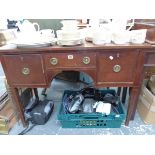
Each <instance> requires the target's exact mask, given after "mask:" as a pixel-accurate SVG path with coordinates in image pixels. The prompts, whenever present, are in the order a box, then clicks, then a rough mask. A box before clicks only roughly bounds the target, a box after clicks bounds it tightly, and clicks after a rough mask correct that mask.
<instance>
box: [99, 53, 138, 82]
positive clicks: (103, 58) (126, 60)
mask: <svg viewBox="0 0 155 155" xmlns="http://www.w3.org/2000/svg"><path fill="white" fill-rule="evenodd" d="M138 53H139V52H138V51H135V52H134V51H132V52H130V51H118V52H116V51H115V52H111V51H109V52H104V53H103V54H99V55H98V58H97V60H98V75H97V77H98V82H99V83H107V82H109V83H110V82H111V83H113V82H118V83H123V82H133V80H134V74H135V73H134V71H135V69H136V62H137V60H138Z"/></svg>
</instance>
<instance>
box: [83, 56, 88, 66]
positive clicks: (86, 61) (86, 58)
mask: <svg viewBox="0 0 155 155" xmlns="http://www.w3.org/2000/svg"><path fill="white" fill-rule="evenodd" d="M83 63H84V64H86V65H88V64H89V63H90V57H84V58H83Z"/></svg>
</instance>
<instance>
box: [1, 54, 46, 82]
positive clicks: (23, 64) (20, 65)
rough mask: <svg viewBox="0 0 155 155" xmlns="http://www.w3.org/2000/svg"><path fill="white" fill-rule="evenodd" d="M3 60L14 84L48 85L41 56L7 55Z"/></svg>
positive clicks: (10, 80) (9, 77)
mask: <svg viewBox="0 0 155 155" xmlns="http://www.w3.org/2000/svg"><path fill="white" fill-rule="evenodd" d="M3 58H4V63H5V66H6V72H7V76H8V79H9V82H11V83H12V84H14V85H31V84H33V85H36V84H39V85H44V84H45V83H46V82H45V76H44V69H43V61H42V57H41V55H39V54H29V55H26V54H25V55H6V56H4V57H3Z"/></svg>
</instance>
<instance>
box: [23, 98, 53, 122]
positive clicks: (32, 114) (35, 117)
mask: <svg viewBox="0 0 155 155" xmlns="http://www.w3.org/2000/svg"><path fill="white" fill-rule="evenodd" d="M53 108H54V103H53V101H52V100H44V101H35V102H34V105H33V106H31V107H30V108H28V109H27V110H26V112H25V114H26V117H27V119H28V120H29V121H31V122H32V124H37V125H43V124H45V123H46V122H47V121H48V119H49V118H50V116H51V113H52V111H53Z"/></svg>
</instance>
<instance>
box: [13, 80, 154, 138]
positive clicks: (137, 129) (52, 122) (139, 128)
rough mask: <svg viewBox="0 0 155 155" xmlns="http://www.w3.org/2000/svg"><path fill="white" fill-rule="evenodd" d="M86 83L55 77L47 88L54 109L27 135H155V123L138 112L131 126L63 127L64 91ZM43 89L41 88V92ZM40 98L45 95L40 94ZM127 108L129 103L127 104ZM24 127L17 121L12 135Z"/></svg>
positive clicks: (81, 86) (79, 87)
mask: <svg viewBox="0 0 155 155" xmlns="http://www.w3.org/2000/svg"><path fill="white" fill-rule="evenodd" d="M83 86H84V84H83V83H80V82H69V81H64V80H60V79H54V80H53V81H52V83H51V87H50V88H49V89H48V90H47V94H48V96H47V98H48V99H52V100H53V101H54V111H53V113H52V115H51V117H50V119H49V121H48V122H47V123H46V124H45V125H38V126H35V127H34V128H33V129H32V130H30V131H29V132H28V133H26V134H27V135H154V134H155V125H146V124H144V123H143V121H142V120H141V119H140V117H139V115H138V113H137V112H136V115H135V120H134V121H131V122H130V124H129V126H125V125H124V124H123V125H122V126H121V128H111V129H110V128H91V129H90V128H85V129H82V128H80V129H79V128H78V129H77V128H74V129H66V128H62V127H61V124H60V122H59V121H58V120H57V113H58V108H59V105H60V103H61V98H62V94H63V91H64V90H66V89H70V90H72V89H73V90H79V89H81V88H83ZM40 92H41V89H39V93H40ZM40 99H43V96H42V95H41V94H40ZM125 105H126V106H125V109H126V107H127V103H126V104H125ZM23 129H24V128H23V127H22V125H21V124H19V123H17V124H16V125H15V126H14V128H13V129H12V130H11V131H10V135H17V134H18V133H20V132H21V131H22V130H23Z"/></svg>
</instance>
